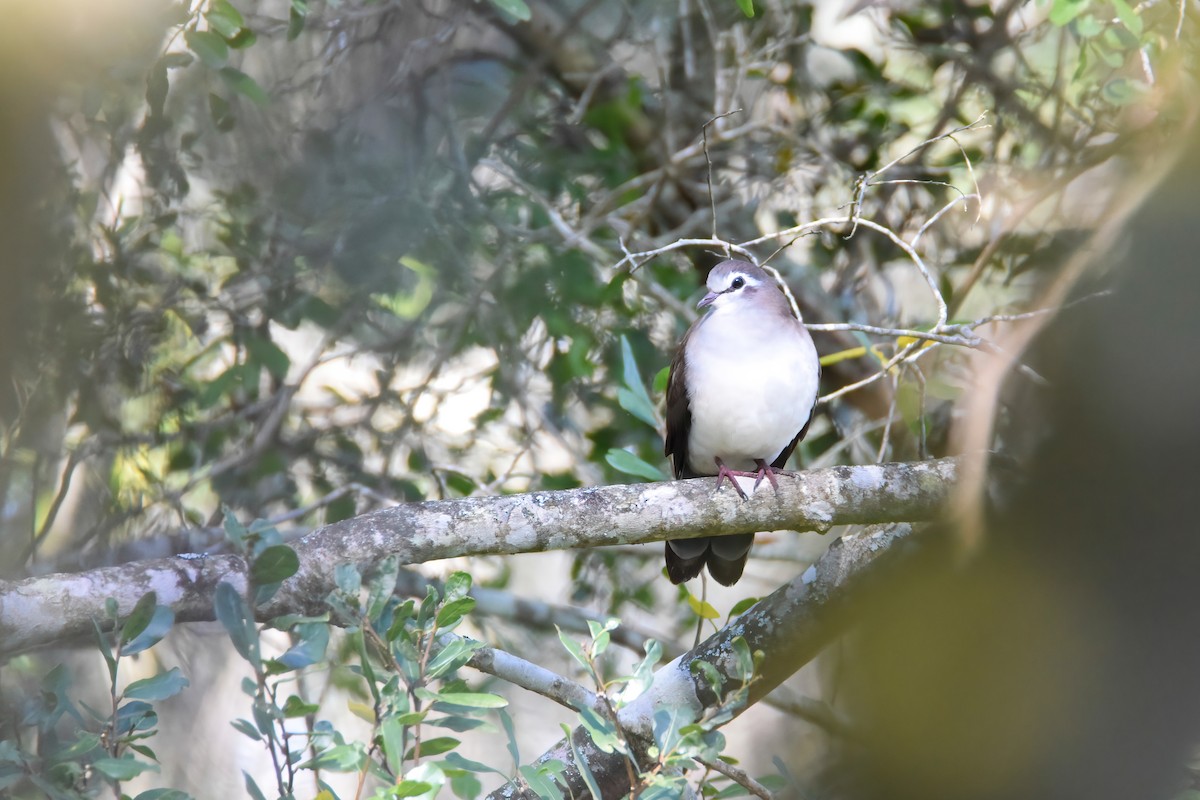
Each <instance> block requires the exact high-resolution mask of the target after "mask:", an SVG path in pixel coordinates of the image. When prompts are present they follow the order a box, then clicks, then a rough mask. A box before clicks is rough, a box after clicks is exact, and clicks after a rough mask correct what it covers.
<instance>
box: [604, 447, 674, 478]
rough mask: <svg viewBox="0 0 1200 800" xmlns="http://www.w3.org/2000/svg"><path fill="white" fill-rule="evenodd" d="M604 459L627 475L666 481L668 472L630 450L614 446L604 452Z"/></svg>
mask: <svg viewBox="0 0 1200 800" xmlns="http://www.w3.org/2000/svg"><path fill="white" fill-rule="evenodd" d="M604 460H605V461H607V462H608V464H609V466H611V467H612V468H613V469H615V470H617V471H618V472H624V473H625V474H626V475H633V476H636V477H638V478H646V479H647V480H651V481H665V480H667V474H666V473H665V472H663V471H662V470H661V469H659V468H658V467H656V466H654V465H653V464H647V463H646V462H645V461H643V460H642V459H640V458H638V457H637V456H635V455H634V454H633V453H631V452H629V451H628V450H621V449H618V448H613V449H612V450H609V451H608V452H607V453H605V454H604Z"/></svg>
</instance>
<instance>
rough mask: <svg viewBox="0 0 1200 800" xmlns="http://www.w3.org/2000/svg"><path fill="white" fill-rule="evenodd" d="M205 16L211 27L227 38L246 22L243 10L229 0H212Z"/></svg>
mask: <svg viewBox="0 0 1200 800" xmlns="http://www.w3.org/2000/svg"><path fill="white" fill-rule="evenodd" d="M204 18H205V19H206V20H207V21H208V26H209V28H211V29H212V30H214V31H216V32H217V33H219V34H220V35H221V36H224V37H226V38H228V37H230V36H233V35H235V34H236V33H237V32H238V31H239V30H241V28H242V26H243V25H245V24H246V21H245V20H244V19H243V18H242V14H241V12H240V11H238V10H237V9H236V8H234V7H233V6H232V5H231V4H230V3H229V0H212V2H210V3H209V5H208V11H207V12H205V14H204Z"/></svg>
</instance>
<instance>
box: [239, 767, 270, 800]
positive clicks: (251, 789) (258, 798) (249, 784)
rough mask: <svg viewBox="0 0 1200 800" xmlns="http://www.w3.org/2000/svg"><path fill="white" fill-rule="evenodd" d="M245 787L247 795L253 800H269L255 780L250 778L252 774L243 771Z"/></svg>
mask: <svg viewBox="0 0 1200 800" xmlns="http://www.w3.org/2000/svg"><path fill="white" fill-rule="evenodd" d="M242 778H243V781H242V783H243V785H245V787H246V794H248V795H250V798H251V800H267V798H266V797H265V796H263V793H262V789H259V788H258V784H257V783H255V782H254V778H251V777H250V773H249V772H246V770H242Z"/></svg>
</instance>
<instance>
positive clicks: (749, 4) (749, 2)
mask: <svg viewBox="0 0 1200 800" xmlns="http://www.w3.org/2000/svg"><path fill="white" fill-rule="evenodd" d="M735 2H736V3H737V7H738V8H740V9H741V10H742V13H743V14H745V15H746V16H747V17H750V18H753V17H754V0H735Z"/></svg>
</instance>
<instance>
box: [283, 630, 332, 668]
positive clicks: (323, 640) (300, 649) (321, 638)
mask: <svg viewBox="0 0 1200 800" xmlns="http://www.w3.org/2000/svg"><path fill="white" fill-rule="evenodd" d="M296 635H297V636H299V637H300V641H298V642H296V644H294V645H292V646H291V647H290V648H289V649H288V651H287V652H286V653H284V654H283V655H281V656H280V657H279V658H278V659H276V660H277V661H279V663H281V664H283V665H284V666H286V667H287V668H289V669H303V668H304V667H307V666H311V665H312V664H316V663H317V662H319V661H321V660H323V659H324V658H325V649H326V648H327V647H328V646H329V625H328V624H327V623H324V622H308V623H304V624H302V625H297V626H296Z"/></svg>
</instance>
